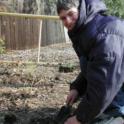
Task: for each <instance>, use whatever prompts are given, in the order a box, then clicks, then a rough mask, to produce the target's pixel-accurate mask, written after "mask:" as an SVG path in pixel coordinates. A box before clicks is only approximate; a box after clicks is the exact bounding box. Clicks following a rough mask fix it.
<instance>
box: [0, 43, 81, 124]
mask: <svg viewBox="0 0 124 124" xmlns="http://www.w3.org/2000/svg"><path fill="white" fill-rule="evenodd" d="M36 57H37V50H28V51H13V52H12V53H11V54H10V53H7V54H4V55H1V56H0V60H2V61H3V60H6V61H12V60H14V61H18V62H17V63H1V64H0V87H1V90H0V124H3V123H8V122H9V123H8V124H12V123H14V124H30V123H31V122H33V123H34V124H35V123H36V124H40V119H42V118H44V117H49V116H51V117H52V116H54V115H55V114H56V113H57V112H58V110H59V108H60V107H61V106H62V105H63V104H64V102H65V99H66V95H67V94H68V90H69V84H70V82H71V81H72V80H73V79H75V77H76V75H77V74H78V73H79V63H78V59H77V56H76V54H75V52H74V51H73V49H72V47H71V44H58V45H51V46H48V47H42V48H41V54H40V61H41V63H39V64H35V63H30V64H25V63H21V62H20V61H21V60H23V61H31V62H34V61H36V60H37V58H36ZM43 63H44V64H43ZM60 69H61V70H60ZM64 70H66V71H64ZM38 121H39V122H38ZM10 122H11V123H10Z"/></svg>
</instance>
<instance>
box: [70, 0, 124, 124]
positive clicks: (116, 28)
mask: <svg viewBox="0 0 124 124" xmlns="http://www.w3.org/2000/svg"><path fill="white" fill-rule="evenodd" d="M78 9H79V18H78V20H77V22H76V25H75V27H74V28H73V29H72V30H71V31H69V32H68V34H69V37H70V39H71V41H72V44H73V47H74V49H75V51H76V53H77V55H78V57H79V60H80V66H81V72H80V74H79V75H78V77H77V78H76V80H75V81H74V82H73V83H72V84H71V89H77V90H78V92H79V94H80V96H82V97H83V98H82V101H81V102H80V104H79V105H78V108H77V111H76V116H77V119H78V120H80V121H82V123H86V122H90V121H91V120H93V119H94V118H96V117H98V116H99V115H100V114H101V113H103V112H104V111H105V110H106V109H107V108H108V106H109V105H110V104H111V103H112V101H114V100H115V101H114V102H115V103H116V101H117V102H118V101H119V102H120V103H119V106H120V105H122V106H123V105H124V100H122V99H124V97H123V98H122V97H121V98H120V99H119V100H118V98H117V96H118V94H119V92H120V89H121V87H122V85H123V82H124V22H123V21H122V20H121V19H118V18H116V17H113V16H107V15H104V12H105V11H106V6H105V4H104V3H103V2H102V1H101V0H80V5H79V8H78ZM122 94H123V93H122ZM119 96H120V94H119ZM122 96H124V94H123V95H122ZM121 100H122V101H121Z"/></svg>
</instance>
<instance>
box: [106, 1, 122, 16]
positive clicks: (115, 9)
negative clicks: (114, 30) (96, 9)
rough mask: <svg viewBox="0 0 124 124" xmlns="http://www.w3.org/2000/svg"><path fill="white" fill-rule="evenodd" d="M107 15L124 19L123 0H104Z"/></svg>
mask: <svg viewBox="0 0 124 124" xmlns="http://www.w3.org/2000/svg"><path fill="white" fill-rule="evenodd" d="M104 1H105V3H106V5H107V7H108V10H109V12H108V13H109V14H111V15H115V16H118V17H121V18H124V0H104Z"/></svg>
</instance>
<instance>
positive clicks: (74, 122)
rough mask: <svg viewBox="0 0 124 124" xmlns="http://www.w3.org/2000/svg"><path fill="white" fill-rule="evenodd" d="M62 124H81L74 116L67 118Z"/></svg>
mask: <svg viewBox="0 0 124 124" xmlns="http://www.w3.org/2000/svg"><path fill="white" fill-rule="evenodd" d="M64 124H81V123H80V122H79V121H78V120H77V119H76V116H72V117H70V118H68V119H67V121H66V122H65V123H64Z"/></svg>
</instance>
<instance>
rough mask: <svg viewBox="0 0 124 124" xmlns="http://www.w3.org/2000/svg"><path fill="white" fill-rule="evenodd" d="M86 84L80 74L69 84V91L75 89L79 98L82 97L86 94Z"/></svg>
mask: <svg viewBox="0 0 124 124" xmlns="http://www.w3.org/2000/svg"><path fill="white" fill-rule="evenodd" d="M86 87H87V82H86V79H85V78H84V76H83V74H82V72H80V73H79V75H78V76H77V77H76V79H75V80H74V81H73V82H72V83H71V85H70V90H72V89H76V90H77V91H78V93H79V96H82V95H84V94H85V92H86Z"/></svg>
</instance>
